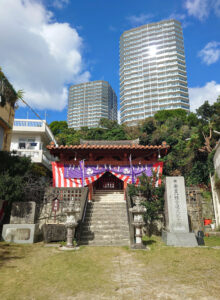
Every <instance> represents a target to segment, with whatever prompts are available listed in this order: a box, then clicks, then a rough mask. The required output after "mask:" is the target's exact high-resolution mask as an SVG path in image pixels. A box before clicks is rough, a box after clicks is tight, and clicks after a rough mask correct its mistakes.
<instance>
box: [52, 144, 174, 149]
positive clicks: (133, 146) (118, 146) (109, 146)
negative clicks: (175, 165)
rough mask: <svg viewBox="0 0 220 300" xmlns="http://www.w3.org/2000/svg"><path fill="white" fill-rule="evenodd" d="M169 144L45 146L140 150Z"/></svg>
mask: <svg viewBox="0 0 220 300" xmlns="http://www.w3.org/2000/svg"><path fill="white" fill-rule="evenodd" d="M168 148H170V146H168V145H167V144H166V145H165V144H164V145H159V146H153V145H150V146H148V145H147V146H143V145H137V144H136V145H87V144H83V145H70V146H63V145H61V146H58V147H56V146H54V145H49V146H47V149H48V150H83V149H89V150H90V149H104V150H107V149H109V150H113V149H118V150H120V149H128V150H129V149H140V150H148V149H168Z"/></svg>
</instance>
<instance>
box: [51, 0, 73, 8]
mask: <svg viewBox="0 0 220 300" xmlns="http://www.w3.org/2000/svg"><path fill="white" fill-rule="evenodd" d="M68 3H69V0H54V1H53V6H54V7H56V8H60V9H61V8H63V7H64V5H67V4H68Z"/></svg>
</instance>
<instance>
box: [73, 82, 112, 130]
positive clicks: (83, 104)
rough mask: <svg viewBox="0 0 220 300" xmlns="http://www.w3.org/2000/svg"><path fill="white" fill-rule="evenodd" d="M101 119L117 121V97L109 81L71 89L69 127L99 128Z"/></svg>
mask: <svg viewBox="0 0 220 300" xmlns="http://www.w3.org/2000/svg"><path fill="white" fill-rule="evenodd" d="M101 118H106V119H109V120H115V121H117V96H116V94H115V92H114V90H113V89H112V87H111V86H110V84H109V83H108V82H107V81H103V80H98V81H91V82H86V83H81V84H77V85H72V86H71V87H70V89H69V101H68V127H69V128H74V129H80V128H81V127H84V126H88V127H89V128H92V127H98V125H99V121H100V119H101Z"/></svg>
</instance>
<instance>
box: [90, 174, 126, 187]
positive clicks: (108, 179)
mask: <svg viewBox="0 0 220 300" xmlns="http://www.w3.org/2000/svg"><path fill="white" fill-rule="evenodd" d="M123 187H124V183H123V181H122V180H120V179H119V178H117V177H116V176H114V175H113V174H111V173H110V172H106V173H105V174H104V175H102V177H100V178H99V179H98V180H96V181H95V182H94V184H93V188H94V189H95V190H123Z"/></svg>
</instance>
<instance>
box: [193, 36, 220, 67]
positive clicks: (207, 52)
mask: <svg viewBox="0 0 220 300" xmlns="http://www.w3.org/2000/svg"><path fill="white" fill-rule="evenodd" d="M198 56H199V57H201V59H202V61H203V62H204V63H205V64H207V65H211V64H214V63H215V62H217V61H218V60H219V58H220V42H216V41H213V42H209V43H208V44H207V45H206V46H205V47H204V48H203V49H202V50H201V51H199V53H198Z"/></svg>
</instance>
